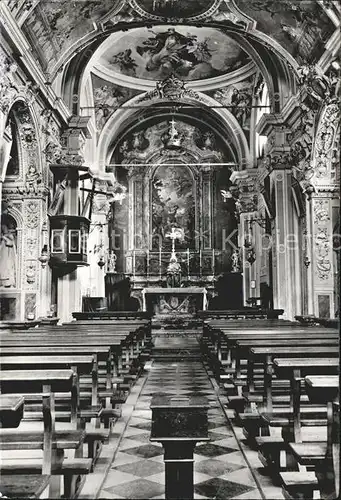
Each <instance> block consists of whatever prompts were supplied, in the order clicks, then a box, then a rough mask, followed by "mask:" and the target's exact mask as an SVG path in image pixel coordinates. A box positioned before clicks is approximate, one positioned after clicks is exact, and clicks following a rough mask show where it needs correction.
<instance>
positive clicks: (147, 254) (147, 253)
mask: <svg viewBox="0 0 341 500" xmlns="http://www.w3.org/2000/svg"><path fill="white" fill-rule="evenodd" d="M146 257H147V279H148V276H149V249H148V248H147V252H146Z"/></svg>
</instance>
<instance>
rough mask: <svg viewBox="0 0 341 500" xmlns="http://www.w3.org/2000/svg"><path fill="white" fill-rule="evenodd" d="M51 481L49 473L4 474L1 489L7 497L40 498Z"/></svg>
mask: <svg viewBox="0 0 341 500" xmlns="http://www.w3.org/2000/svg"><path fill="white" fill-rule="evenodd" d="M49 482H50V476H49V475H47V474H43V475H42V474H34V475H33V474H31V475H29V476H28V475H13V476H2V477H1V486H0V489H1V494H2V496H3V497H7V498H40V496H41V495H42V494H43V493H44V491H45V490H46V489H47V488H48V487H49Z"/></svg>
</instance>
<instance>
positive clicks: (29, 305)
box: [25, 293, 37, 320]
mask: <svg viewBox="0 0 341 500" xmlns="http://www.w3.org/2000/svg"><path fill="white" fill-rule="evenodd" d="M36 300H37V296H36V294H35V293H26V295H25V318H26V319H29V320H33V319H34V318H35V317H36Z"/></svg>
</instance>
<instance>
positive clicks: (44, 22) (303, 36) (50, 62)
mask: <svg viewBox="0 0 341 500" xmlns="http://www.w3.org/2000/svg"><path fill="white" fill-rule="evenodd" d="M3 1H4V2H5V3H6V4H7V7H8V8H9V9H11V10H12V13H13V15H14V17H15V19H16V21H17V23H18V25H19V26H20V27H21V29H22V31H23V32H24V34H25V35H26V37H27V39H28V40H29V42H30V44H31V47H32V51H33V54H34V56H35V58H36V60H37V61H38V62H39V64H40V65H41V67H42V69H43V70H44V71H45V72H46V73H47V74H48V75H50V77H51V78H52V79H53V78H54V76H55V75H56V72H57V70H58V69H60V67H61V66H62V65H64V64H65V63H66V62H68V61H69V60H70V59H71V58H72V57H73V55H74V54H75V52H77V51H79V50H81V49H85V48H86V47H88V49H89V48H90V50H93V45H92V43H94V42H96V44H97V46H98V45H99V43H100V42H101V41H104V40H105V39H106V38H107V37H108V36H109V35H110V34H111V33H113V32H117V31H120V30H121V29H122V28H124V29H127V28H135V27H138V26H148V25H149V26H156V25H162V24H172V25H176V26H179V25H182V24H185V25H187V26H189V27H190V26H197V30H199V26H200V27H203V26H206V27H208V26H210V27H211V28H212V27H216V28H218V29H223V28H224V31H225V32H226V30H227V31H228V32H230V34H231V36H233V38H234V40H235V42H231V46H232V47H234V44H235V43H238V42H240V41H241V37H242V38H244V39H247V40H248V42H250V43H251V44H252V43H254V45H255V46H256V45H257V43H260V42H262V43H263V46H267V48H268V49H269V50H277V52H278V51H280V50H281V49H283V54H285V51H286V53H287V54H289V55H291V56H292V58H293V59H294V60H296V61H297V63H298V64H305V63H315V62H317V61H318V60H319V58H320V57H321V55H322V53H323V50H324V47H325V44H326V42H327V41H328V39H329V38H330V36H331V35H332V34H333V32H334V31H335V30H336V27H337V26H336V25H337V12H336V11H337V9H338V7H337V5H336V4H337V3H338V2H332V1H330V0H323V1H318V0H305V1H300V2H292V1H290V0H281V1H278V0H274V1H273V0H252V1H251V0H229V1H227V0H211V1H210V0H84V1H78V0H30V1H25V2H22V1H20V2H19V1H18V0H3ZM156 32H157V30H156ZM197 34H198V39H200V35H199V32H198V33H197ZM211 35H212V33H211ZM119 36H120V35H119ZM126 36H127V39H129V40H130V42H131V37H133V36H136V44H135V46H138V43H141V37H143V31H139V30H136V31H135V32H134V34H132V33H130V34H127V35H126ZM219 36H220V37H221V35H219ZM219 36H218V35H217V38H219ZM202 37H204V34H203V35H202ZM268 37H271V38H268ZM271 39H272V40H274V41H275V44H276V47H275V46H271V43H269V42H270V41H271ZM113 42H114V40H113ZM120 43H121V44H123V43H124V39H122V37H121V38H120ZM142 43H143V42H142ZM212 43H213V42H212ZM277 43H278V46H277ZM244 50H245V48H244ZM109 52H110V51H109ZM110 55H111V57H112V55H115V54H113V52H112V51H111V53H110ZM232 59H233V58H232ZM229 62H231V61H229ZM215 69H216V68H215ZM223 70H224V68H223V67H222V66H221V67H219V68H217V71H218V72H219V71H223ZM198 74H199V76H200V70H199V71H198ZM137 76H138V77H139V75H137ZM149 76H150V77H152V78H153V76H155V77H157V75H152V74H150V75H149ZM185 76H186V77H188V79H195V78H196V77H197V76H198V75H194V76H192V75H189V74H187V75H185ZM206 77H207V76H206Z"/></svg>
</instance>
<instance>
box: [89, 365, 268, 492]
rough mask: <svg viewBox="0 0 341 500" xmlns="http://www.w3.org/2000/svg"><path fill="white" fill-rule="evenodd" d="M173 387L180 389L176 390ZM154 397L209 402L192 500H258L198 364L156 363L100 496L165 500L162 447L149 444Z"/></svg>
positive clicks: (252, 480)
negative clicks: (197, 398)
mask: <svg viewBox="0 0 341 500" xmlns="http://www.w3.org/2000/svg"><path fill="white" fill-rule="evenodd" d="M176 387H177V388H178V389H176ZM155 393H159V394H160V393H163V394H167V395H192V394H196V395H203V396H205V397H206V398H207V399H208V400H209V402H210V409H209V411H208V416H209V437H210V438H211V440H210V441H209V442H206V443H198V445H197V446H196V448H195V454H194V459H195V463H194V492H195V494H194V498H195V499H205V498H207V499H211V498H214V499H224V500H227V499H238V500H247V499H252V500H257V499H260V498H262V497H261V495H260V493H259V491H258V489H257V486H256V483H255V481H254V479H253V476H252V474H251V472H250V469H249V468H248V466H247V464H246V462H245V460H244V457H243V455H242V453H241V452H240V449H239V446H238V443H237V441H236V439H235V437H234V434H233V432H232V430H231V427H230V425H229V422H228V420H227V419H226V417H225V415H224V413H223V411H222V409H221V407H220V405H219V402H218V400H217V397H216V394H215V392H214V389H213V387H212V385H211V382H210V380H209V378H208V376H207V373H206V371H205V369H204V367H203V365H202V364H201V363H200V362H190V361H183V362H176V363H162V362H154V363H153V365H152V368H151V370H150V372H149V375H148V378H147V381H146V383H145V384H144V386H143V389H142V391H141V394H140V396H139V398H138V400H137V404H136V406H135V409H134V411H133V414H132V417H131V419H130V421H129V423H128V426H127V428H126V430H125V432H124V435H123V436H122V440H121V443H120V445H119V448H118V452H117V454H116V457H115V459H114V462H113V463H112V465H111V469H110V471H109V473H108V475H107V477H106V480H105V483H104V484H103V488H102V490H101V492H100V495H99V497H98V498H112V499H120V498H125V499H154V498H155V499H163V498H165V469H164V463H163V448H162V446H161V445H160V444H158V443H154V442H153V443H151V442H150V441H149V437H150V430H151V416H152V412H151V410H150V409H149V406H150V401H151V398H152V396H153V395H154V394H155Z"/></svg>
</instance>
